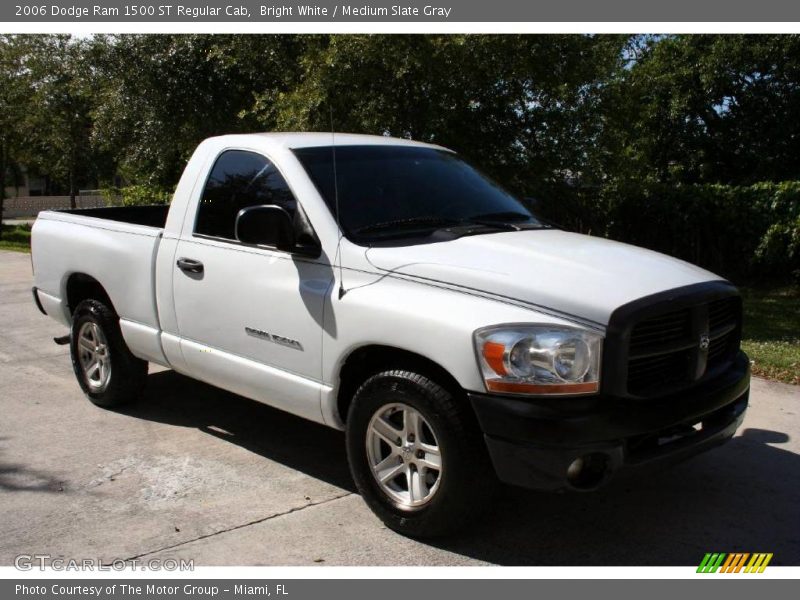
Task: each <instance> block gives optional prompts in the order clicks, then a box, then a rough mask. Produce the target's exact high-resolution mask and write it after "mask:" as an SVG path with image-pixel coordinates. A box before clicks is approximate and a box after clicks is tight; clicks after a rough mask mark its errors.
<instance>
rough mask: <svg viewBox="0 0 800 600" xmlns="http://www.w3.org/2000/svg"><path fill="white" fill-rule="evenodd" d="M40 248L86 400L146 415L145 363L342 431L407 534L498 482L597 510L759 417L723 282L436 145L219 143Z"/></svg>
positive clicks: (45, 232)
mask: <svg viewBox="0 0 800 600" xmlns="http://www.w3.org/2000/svg"><path fill="white" fill-rule="evenodd" d="M32 247H33V266H34V279H35V287H34V289H33V295H34V299H35V301H36V303H37V305H38V307H39V308H40V310H41V311H42V312H43V313H45V314H47V315H49V316H50V317H52V318H54V319H55V320H56V321H58V322H59V323H61V324H63V325H64V326H66V327H69V328H70V335H69V338H68V339H69V344H70V348H71V355H72V363H73V366H74V370H75V375H76V377H77V379H78V382H79V384H80V386H81V388H82V389H83V391H84V392H85V394H86V395H87V396H88V397H89V399H90V400H91V401H92V402H94V403H95V404H97V405H100V406H103V407H112V406H116V405H119V404H122V403H124V402H129V401H131V400H134V399H135V398H136V397H137V396H138V395H139V394H140V392H141V390H142V388H143V386H144V385H145V383H146V379H147V370H148V363H150V362H152V363H157V364H159V365H164V366H166V367H169V368H171V369H173V370H175V371H177V372H179V373H182V374H185V375H187V376H189V377H193V378H196V379H199V380H202V381H205V382H208V383H209V384H212V385H215V386H218V387H220V388H224V389H226V390H230V391H232V392H235V393H237V394H241V395H243V396H246V397H248V398H252V399H256V400H259V401H262V402H264V403H267V404H269V405H272V406H274V407H277V408H279V409H283V410H285V411H288V412H290V413H293V414H295V415H299V416H301V417H304V418H306V419H310V420H312V421H316V422H318V423H323V424H325V425H328V426H330V427H333V428H337V429H341V430H344V431H346V445H347V453H348V460H349V464H350V469H351V472H352V475H353V479H354V480H355V483H356V485H357V487H358V490H359V491H360V492H361V494H362V495H363V497H364V499H365V500H366V502H367V503H368V504H369V506H370V507H371V508H372V510H373V511H374V512H375V513H376V514H377V515H378V516H379V517H380V518H381V519H382V520H383V521H384V522H385V523H386V524H387V525H388V526H389V527H392V528H394V529H395V530H398V531H400V532H403V533H405V534H408V535H413V536H432V535H437V534H443V533H447V532H450V531H453V530H454V529H457V528H459V527H462V526H463V525H464V524H465V523H466V522H467V520H468V519H469V518H470V517H471V516H473V515H475V514H476V512H477V511H478V510H481V508H482V507H484V506H485V505H486V503H487V502H488V500H489V498H491V490H492V489H493V487H494V484H495V483H496V482H497V481H498V480H499V481H502V482H506V483H511V484H517V485H521V486H527V487H529V488H535V489H540V490H551V491H567V490H573V491H577V490H583V491H587V490H593V489H595V488H597V487H599V486H601V485H603V484H605V483H606V482H608V481H609V480H611V479H612V478H613V476H614V475H615V474H616V473H618V472H620V471H622V470H627V471H631V472H633V471H635V470H636V469H637V468H651V466H652V465H654V464H656V463H665V462H670V461H675V460H679V459H683V458H685V457H688V456H690V455H692V454H695V453H697V452H700V451H703V450H706V449H708V448H710V447H712V446H715V445H718V444H720V443H722V442H724V441H726V440H728V439H729V438H731V437H732V436H733V434H734V432H735V431H736V429H737V427H738V426H739V425H740V424H741V422H742V419H743V417H744V413H745V410H746V407H747V402H748V393H749V380H750V379H749V378H750V375H749V363H748V360H747V357H746V356H745V355H744V354H743V353H742V352H741V350H740V347H739V345H740V343H739V342H740V332H741V321H742V305H741V299H740V296H739V294H738V293H737V291H736V289H735V288H734V287H733V286H732V285H731V284H730V283H728V282H727V281H725V280H724V279H722V278H720V277H718V276H716V275H714V274H712V273H709V272H708V271H705V270H703V269H700V268H698V267H695V266H693V265H690V264H688V263H686V262H682V261H680V260H676V259H674V258H670V257H668V256H664V255H662V254H658V253H656V252H651V251H649V250H644V249H641V248H636V247H633V246H629V245H625V244H621V243H617V242H613V241H609V240H606V239H601V238H598V237H590V236H587V235H578V234H575V233H569V232H566V231H561V230H559V229H558V228H556V227H553V226H550V225H548V224H546V223H545V222H543V221H541V220H540V219H538V218H537V217H536V216H535V214H534V213H533V212H532V211H531V210H530V208H529V206H528V205H527V204H526V202H525V201H521V200H519V199H517V198H516V197H515V196H514V195H512V194H510V193H509V192H507V191H505V190H504V189H503V188H502V187H501V186H499V185H498V184H496V183H494V182H493V181H491V180H490V179H488V178H487V177H486V176H484V175H482V174H481V173H480V172H479V171H478V170H476V169H475V168H473V167H472V166H470V165H469V164H468V163H467V162H466V161H464V160H462V159H461V158H460V157H459V156H458V155H457V154H456V153H454V152H452V151H450V150H448V149H446V148H442V147H439V146H435V145H430V144H423V143H417V142H413V141H409V140H400V139H393V138H388V137H377V136H361V135H351V134H335V135H334V134H331V133H326V134H321V133H320V134H316V133H306V134H303V133H287V134H280V133H273V134H252V135H230V136H222V137H217V138H212V139H208V140H206V141H204V142H203V143H202V144H200V146H199V147H198V148H197V150H196V151H195V152H194V155H193V156H192V157H191V159H190V160H189V162H188V165H187V166H186V169H185V171H184V173H183V176H182V177H181V179H180V182H179V183H178V186H177V189H176V191H175V194H174V198H173V200H172V203H171V204H170V205H169V206H130V207H110V208H100V209H87V210H68V211H47V212H43V213H41V214H40V215H39V217H38V219H37V220H36V223H35V225H34V227H33V238H32ZM65 340H66V336H65ZM298 451H300V450H299V449H298Z"/></svg>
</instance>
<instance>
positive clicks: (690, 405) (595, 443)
mask: <svg viewBox="0 0 800 600" xmlns="http://www.w3.org/2000/svg"><path fill="white" fill-rule="evenodd" d="M749 388H750V369H749V361H748V359H747V356H746V355H745V354H744V353H740V354H739V355H738V356H737V358H736V360H735V361H734V363H733V364H732V366H731V367H730V368H729V369H728V370H727V371H726V372H724V373H722V374H721V375H720V376H719V377H717V378H715V379H714V380H713V381H711V382H708V383H707V384H705V385H703V386H698V387H697V388H695V389H692V390H688V391H686V392H683V393H681V394H678V395H675V396H671V397H667V398H662V399H659V400H657V401H632V400H621V399H618V398H613V397H607V396H606V397H604V396H595V397H583V398H547V399H523V398H519V397H510V396H505V397H504V396H495V395H487V394H474V393H471V394H470V395H469V397H470V401H471V402H472V406H473V408H474V409H475V413H476V414H477V416H478V421H479V423H480V425H481V428H482V430H483V433H484V436H485V439H486V444H487V447H488V449H489V453H490V455H491V458H492V462H493V464H494V467H495V471H496V472H497V475H498V477H499V478H500V479H501V480H502V481H504V482H505V483H510V484H513V485H519V486H523V487H528V488H533V489H540V490H551V491H559V490H589V489H594V488H597V487H599V486H601V485H603V484H605V483H607V482H608V481H609V480H610V479H611V478H612V476H614V475H616V474H617V473H619V472H620V471H634V470H636V469H637V468H644V467H652V466H654V465H656V464H665V463H667V464H668V463H672V462H677V461H680V460H683V459H685V458H688V457H690V456H693V455H695V454H698V453H700V452H703V451H705V450H708V449H710V448H713V447H714V446H717V445H719V444H722V443H724V442H726V441H728V440H729V439H730V438H731V437H732V436H733V434H734V433H735V432H736V429H737V428H738V427H739V426H740V425H741V424H742V421H743V419H744V414H745V411H746V410H747V402H748V395H749ZM578 459H580V460H578ZM576 461H577V462H576ZM570 465H572V469H570ZM568 471H569V476H568Z"/></svg>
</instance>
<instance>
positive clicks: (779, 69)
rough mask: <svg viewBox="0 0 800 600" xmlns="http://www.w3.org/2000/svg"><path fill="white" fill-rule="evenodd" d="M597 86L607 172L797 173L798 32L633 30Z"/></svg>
mask: <svg viewBox="0 0 800 600" xmlns="http://www.w3.org/2000/svg"><path fill="white" fill-rule="evenodd" d="M639 40H640V42H641V44H639V47H638V50H639V52H638V53H637V55H636V56H635V57H634V58H633V59H632V60H631V61H630V63H629V64H628V65H627V66H626V67H625V68H622V69H620V70H619V72H618V73H617V76H616V77H615V78H614V79H613V80H611V81H610V84H609V86H608V87H607V89H606V91H605V94H604V104H603V106H604V110H603V114H604V115H605V119H606V124H605V126H604V135H603V140H602V144H601V148H602V150H601V152H602V153H603V155H604V156H603V159H602V160H603V162H604V170H605V171H606V172H607V173H608V174H609V175H610V176H611V177H613V178H628V179H651V180H656V181H661V182H684V183H693V182H708V183H731V184H743V185H746V184H751V183H754V182H757V181H781V180H786V179H797V178H798V177H800V165H799V164H798V160H797V159H798V156H800V36H797V35H736V36H728V35H682V36H668V37H650V38H644V39H642V38H639Z"/></svg>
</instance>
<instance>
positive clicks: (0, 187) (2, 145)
mask: <svg viewBox="0 0 800 600" xmlns="http://www.w3.org/2000/svg"><path fill="white" fill-rule="evenodd" d="M6 155H7V152H6V141H5V140H0V239H2V237H3V227H2V223H3V210H4V209H5V206H4V205H5V199H6V167H7V166H8V160H7V158H6Z"/></svg>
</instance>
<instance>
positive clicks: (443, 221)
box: [353, 216, 461, 233]
mask: <svg viewBox="0 0 800 600" xmlns="http://www.w3.org/2000/svg"><path fill="white" fill-rule="evenodd" d="M460 222H461V221H460V220H459V219H453V218H450V217H435V216H424V217H408V218H406V219H392V220H391V221H380V222H378V223H370V224H369V225H364V226H363V227H359V228H358V229H355V230H353V233H373V232H376V231H385V230H387V229H405V228H406V227H419V226H420V225H422V226H427V227H431V228H439V227H444V226H446V225H457V224H458V223H460Z"/></svg>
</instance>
